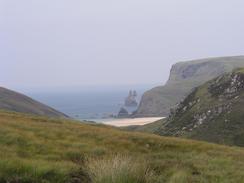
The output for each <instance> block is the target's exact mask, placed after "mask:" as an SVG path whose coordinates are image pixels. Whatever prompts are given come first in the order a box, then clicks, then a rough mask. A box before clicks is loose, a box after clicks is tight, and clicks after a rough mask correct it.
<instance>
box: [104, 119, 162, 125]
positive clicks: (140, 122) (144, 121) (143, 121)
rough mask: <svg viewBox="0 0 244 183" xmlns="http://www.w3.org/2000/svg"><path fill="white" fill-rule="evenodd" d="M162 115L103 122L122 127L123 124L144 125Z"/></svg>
mask: <svg viewBox="0 0 244 183" xmlns="http://www.w3.org/2000/svg"><path fill="white" fill-rule="evenodd" d="M162 118H163V117H150V118H149V117H148V118H126V119H113V120H110V121H104V122H103V124H106V125H111V126H116V127H123V126H131V125H145V124H149V123H152V122H154V121H158V120H160V119H162Z"/></svg>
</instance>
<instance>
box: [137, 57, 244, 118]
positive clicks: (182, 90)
mask: <svg viewBox="0 0 244 183" xmlns="http://www.w3.org/2000/svg"><path fill="white" fill-rule="evenodd" d="M238 67H244V56H236V57H220V58H207V59H201V60H194V61H188V62H179V63H177V64H175V65H173V66H172V69H171V72H170V77H169V80H168V82H167V83H166V85H164V86H159V87H156V88H153V89H151V90H149V91H147V92H145V94H144V95H143V96H142V99H141V103H140V105H139V107H138V110H137V112H136V114H135V116H168V114H169V112H170V109H171V108H172V107H174V106H175V105H176V104H177V103H179V102H180V101H181V100H182V98H184V96H186V95H187V94H188V93H189V92H190V91H191V90H192V89H193V88H195V87H197V86H200V85H201V84H203V83H205V82H207V81H209V80H211V79H213V78H215V77H217V76H219V75H222V74H224V73H225V72H231V71H232V70H233V69H235V68H238Z"/></svg>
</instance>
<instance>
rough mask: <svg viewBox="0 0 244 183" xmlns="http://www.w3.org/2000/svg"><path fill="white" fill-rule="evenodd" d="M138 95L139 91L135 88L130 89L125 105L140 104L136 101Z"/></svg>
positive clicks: (133, 105) (134, 105)
mask: <svg viewBox="0 0 244 183" xmlns="http://www.w3.org/2000/svg"><path fill="white" fill-rule="evenodd" d="M136 97H137V92H136V91H135V90H134V91H132V90H130V91H129V95H128V96H127V97H126V99H125V106H126V107H136V106H137V105H138V103H137V101H136Z"/></svg>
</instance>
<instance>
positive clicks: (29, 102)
mask: <svg viewBox="0 0 244 183" xmlns="http://www.w3.org/2000/svg"><path fill="white" fill-rule="evenodd" d="M0 110H8V111H13V112H21V113H27V114H32V115H39V116H48V117H52V118H68V116H67V115H65V114H63V113H62V112H59V111H57V110H55V109H53V108H51V107H49V106H47V105H45V104H42V103H40V102H38V101H35V100H33V99H32V98H30V97H27V96H25V95H23V94H21V93H18V92H15V91H12V90H9V89H6V88H3V87H0Z"/></svg>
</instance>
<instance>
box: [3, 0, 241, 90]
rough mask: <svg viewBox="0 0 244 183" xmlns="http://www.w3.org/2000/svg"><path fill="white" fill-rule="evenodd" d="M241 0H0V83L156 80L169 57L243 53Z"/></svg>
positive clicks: (162, 77)
mask: <svg viewBox="0 0 244 183" xmlns="http://www.w3.org/2000/svg"><path fill="white" fill-rule="evenodd" d="M243 7H244V1H243V0H231V1H230V0H197V1H196V0H180V1H179V0H21V1H20V0H0V85H2V86H4V87H8V88H12V89H30V90H31V89H42V90H45V89H48V88H49V89H50V88H52V89H55V88H56V89H58V88H74V89H75V88H79V87H80V88H86V87H88V86H89V87H103V86H110V87H113V86H117V85H131V86H133V85H160V84H164V83H165V81H167V79H168V75H169V71H170V67H171V65H172V64H174V63H176V62H179V61H185V60H192V59H198V58H205V57H218V56H230V55H243V54H244V34H243V32H244V23H243V22H244V11H243Z"/></svg>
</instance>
